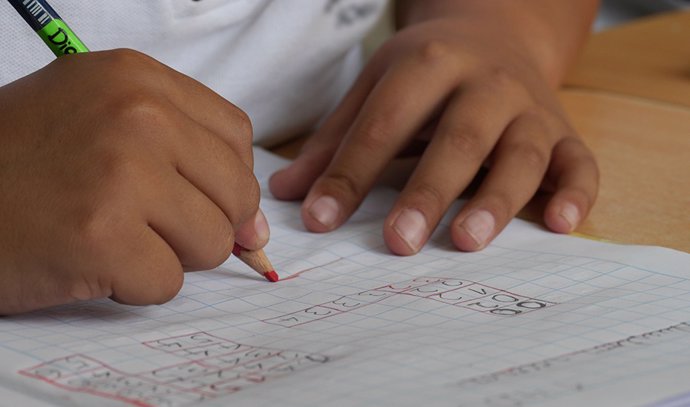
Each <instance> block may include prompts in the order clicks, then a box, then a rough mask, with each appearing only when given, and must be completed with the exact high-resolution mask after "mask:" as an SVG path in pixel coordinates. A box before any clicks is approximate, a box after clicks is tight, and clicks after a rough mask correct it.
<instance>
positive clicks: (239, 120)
mask: <svg viewBox="0 0 690 407" xmlns="http://www.w3.org/2000/svg"><path fill="white" fill-rule="evenodd" d="M233 106H234V105H233ZM232 114H233V117H234V122H235V126H236V132H237V136H238V137H240V138H242V139H243V140H249V141H251V139H252V137H253V134H254V127H253V126H252V120H251V119H250V117H249V115H248V114H247V113H246V112H245V111H244V110H242V109H240V108H238V107H234V109H232Z"/></svg>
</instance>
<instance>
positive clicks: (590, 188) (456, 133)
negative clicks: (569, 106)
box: [270, 0, 598, 255]
mask: <svg viewBox="0 0 690 407" xmlns="http://www.w3.org/2000/svg"><path fill="white" fill-rule="evenodd" d="M396 6H397V11H396V18H397V21H398V24H399V25H400V26H401V27H402V29H401V30H400V31H399V32H398V33H397V34H396V35H395V36H394V37H393V38H391V39H390V40H389V41H388V42H387V43H386V44H384V46H383V47H382V48H381V49H380V50H379V51H378V52H377V53H376V54H375V55H374V56H373V58H372V59H371V61H370V62H369V63H368V65H367V66H366V67H365V69H364V70H363V72H362V73H361V75H360V77H359V78H358V80H357V82H356V83H355V84H354V86H353V88H352V89H351V90H350V92H349V93H348V94H347V95H346V97H345V98H344V100H343V101H342V102H341V104H340V106H339V107H338V108H337V109H336V110H335V111H334V112H333V114H332V115H331V116H330V117H329V118H328V119H327V120H326V121H325V122H324V124H323V125H322V126H321V128H319V129H318V130H317V131H316V133H315V134H314V135H313V136H312V138H310V140H309V141H308V142H307V143H306V144H305V146H304V148H303V151H302V152H301V154H300V156H299V157H298V158H297V159H296V160H295V162H294V163H292V164H291V165H290V166H289V167H288V168H286V169H284V170H282V171H280V172H278V173H276V174H274V176H273V177H272V179H271V183H270V186H271V191H272V192H273V193H274V195H276V196H277V197H278V198H282V199H302V198H304V203H303V211H302V218H303V221H304V223H305V225H306V227H307V229H309V230H311V231H315V232H326V231H330V230H333V229H335V228H337V227H338V226H340V225H341V224H342V223H343V222H345V221H346V220H347V219H348V217H349V216H350V215H351V214H352V213H353V212H354V211H355V210H356V208H357V207H358V206H359V204H360V203H361V201H362V199H363V198H364V196H365V195H366V194H367V193H368V191H369V190H370V189H371V187H372V186H373V185H374V183H375V181H376V179H377V177H378V176H379V175H380V174H381V172H382V171H383V169H384V168H385V166H386V165H387V164H388V163H389V162H390V161H391V160H392V159H393V158H395V157H396V155H398V154H399V153H400V152H401V151H403V150H404V149H405V148H406V147H408V146H409V145H410V144H411V143H412V142H414V141H418V140H423V141H426V142H427V145H426V149H425V150H424V152H423V154H422V156H421V159H420V161H419V163H418V164H417V167H416V168H415V170H414V172H413V174H412V175H411V177H410V178H409V180H408V181H407V184H406V186H405V187H404V189H403V190H402V192H401V194H400V196H399V198H398V199H397V201H396V203H395V205H394V207H393V208H392V209H391V211H390V213H389V215H388V217H387V219H386V221H385V224H384V230H383V234H384V239H385V241H386V244H387V245H388V247H389V248H390V249H391V251H393V252H394V253H397V254H401V255H410V254H414V253H416V252H417V251H419V250H420V249H421V248H422V247H423V245H424V244H425V243H426V241H427V240H428V238H429V236H430V234H431V233H432V232H433V230H434V229H435V228H436V226H437V225H438V222H439V221H440V219H441V217H442V216H443V215H444V214H445V212H446V211H447V210H448V207H449V206H450V204H451V203H452V201H453V200H454V199H456V198H457V197H458V196H459V195H460V193H462V191H463V190H464V189H465V188H466V187H467V186H468V184H469V183H470V182H471V181H472V179H473V178H474V177H475V175H476V174H477V172H478V171H479V170H480V168H481V167H482V166H487V167H488V168H489V170H488V174H487V176H486V178H485V179H484V180H483V182H482V184H481V186H480V187H479V190H478V191H477V193H476V194H475V195H474V196H473V197H472V198H471V199H470V200H469V202H468V203H467V204H466V205H465V206H464V207H463V208H462V209H461V211H460V212H459V213H458V214H457V215H456V216H455V218H454V220H453V222H452V224H451V238H452V240H453V242H454V244H455V245H456V246H457V247H458V248H459V249H460V250H466V251H474V250H480V249H482V248H484V247H485V246H486V245H487V244H488V243H489V242H490V241H491V240H493V238H494V237H495V236H496V235H497V234H498V233H499V232H500V231H501V230H502V229H503V228H504V227H505V226H506V224H507V223H508V222H509V221H510V219H511V218H512V217H514V216H515V214H516V213H517V212H518V211H519V210H520V209H521V208H522V207H523V206H524V205H525V204H526V203H527V202H528V201H529V199H530V198H531V197H532V196H533V195H534V193H535V192H536V191H537V190H538V189H539V188H540V186H541V187H543V188H545V189H549V190H550V191H552V192H553V195H552V197H551V199H550V201H549V203H548V204H547V207H546V209H545V213H544V220H545V223H546V225H547V226H548V227H549V228H550V229H552V230H554V231H556V232H560V233H568V232H571V231H572V230H574V229H575V228H576V227H577V225H578V224H579V223H580V221H581V220H582V219H583V218H584V217H585V216H586V215H587V213H588V212H589V210H590V208H591V206H592V205H593V202H594V200H595V198H596V194H597V189H598V170H597V166H596V163H595V161H594V158H593V156H592V154H591V152H590V151H589V150H588V149H587V148H586V147H585V146H584V144H583V143H582V141H581V140H580V138H579V137H578V136H577V134H576V133H575V132H574V130H573V129H572V127H571V126H570V124H569V123H568V120H567V118H566V116H565V113H564V112H563V110H562V109H561V107H560V105H559V102H558V100H557V97H556V95H555V92H554V89H555V88H556V87H557V85H558V83H559V82H560V80H561V78H562V77H563V75H564V74H565V71H566V69H567V67H568V65H569V63H570V62H571V61H572V60H573V59H574V57H575V55H576V54H577V51H578V49H579V48H580V46H581V44H582V42H583V41H584V39H585V38H586V36H587V35H588V32H589V25H590V23H591V20H592V19H593V16H594V14H595V10H596V7H597V1H595V0H583V1H578V2H573V1H570V0H510V1H508V0H504V1H491V2H487V1H485V0H464V1H461V0H457V1H452V0H429V1H415V0H405V1H399V2H397V3H396Z"/></svg>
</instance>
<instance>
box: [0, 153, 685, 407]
mask: <svg viewBox="0 0 690 407" xmlns="http://www.w3.org/2000/svg"><path fill="white" fill-rule="evenodd" d="M257 163H259V167H258V168H257V173H258V174H259V177H260V180H261V181H262V183H263V184H265V181H266V179H265V176H266V174H269V173H270V171H271V170H272V169H273V168H275V167H276V166H277V165H280V161H279V160H277V159H275V158H273V157H271V156H268V155H267V154H265V153H263V152H261V151H257ZM394 197H395V195H394V193H392V192H391V191H388V190H385V189H379V190H377V191H376V192H375V193H373V194H372V196H370V197H369V198H368V199H367V201H366V202H365V203H364V204H363V206H362V208H361V209H360V210H359V211H358V213H357V214H356V215H355V217H354V218H353V219H352V220H351V221H350V222H349V223H348V224H347V225H346V226H345V227H344V228H342V229H341V230H338V231H336V232H334V233H330V234H326V235H315V234H310V233H306V232H304V231H303V228H302V226H301V223H300V220H299V205H298V204H296V203H284V202H278V201H275V200H273V199H272V198H271V197H270V196H268V195H264V196H263V198H262V208H263V209H264V212H265V213H266V215H267V217H268V218H269V220H270V222H271V227H272V239H271V243H270V244H269V246H268V247H267V249H266V251H267V253H268V254H269V256H270V257H271V259H272V261H273V263H274V265H275V266H276V269H277V270H278V271H279V273H280V274H281V278H283V281H281V282H280V283H277V284H269V283H266V282H265V281H263V280H261V279H260V278H259V277H258V276H256V275H255V274H254V273H253V272H251V271H250V270H248V269H247V268H246V266H244V265H242V264H241V263H239V262H238V261H236V259H229V260H228V261H227V262H226V263H225V264H224V265H223V266H221V267H220V268H218V269H217V270H213V271H209V272H203V273H193V274H188V275H187V276H186V281H185V285H184V287H183V289H182V291H181V293H180V294H179V295H178V296H177V298H175V299H174V300H173V301H171V302H169V303H167V304H165V305H162V306H153V307H143V308H141V307H128V306H123V305H118V304H114V303H111V302H109V301H106V300H103V301H93V302H87V303H78V304H73V305H68V306H63V307H57V308H53V309H49V310H44V311H41V312H36V313H32V314H28V315H23V316H17V317H11V318H4V319H2V320H0V358H1V360H2V361H3V364H2V366H0V400H17V394H20V395H22V396H23V397H29V398H31V399H32V400H33V401H35V404H36V405H53V406H73V405H104V406H121V405H124V406H171V407H173V406H188V405H200V406H221V405H223V406H224V405H228V404H230V403H231V404H233V405H251V406H275V405H280V406H324V405H326V406H355V405H385V404H394V403H395V404H397V405H401V406H418V405H422V404H424V405H439V406H520V405H559V406H561V405H582V404H584V403H586V402H599V404H601V403H602V402H604V401H605V402H606V404H607V405H651V404H653V403H656V402H661V401H662V400H677V399H678V397H679V395H683V394H687V393H688V391H690V381H688V380H687V377H690V367H688V366H690V325H688V324H687V323H686V321H690V278H689V277H690V272H688V269H689V265H690V255H687V254H683V253H679V252H675V251H671V250H667V249H660V248H641V247H625V246H616V245H610V244H604V243H597V242H591V241H586V240H582V239H577V238H571V237H564V236H557V235H554V234H550V233H548V232H544V231H542V230H540V229H539V228H538V227H536V226H534V225H530V224H528V223H525V222H521V221H514V222H512V223H511V225H510V226H509V227H508V228H507V229H506V230H505V231H504V233H503V234H502V235H501V236H500V237H499V238H498V239H497V240H496V241H495V243H494V244H492V245H491V246H490V247H489V248H487V249H486V250H484V251H482V252H479V253H458V252H457V251H456V250H454V249H453V247H452V245H451V244H450V240H449V238H448V235H447V231H446V230H445V228H444V227H443V226H442V227H440V228H439V231H438V232H437V233H436V234H435V235H434V237H433V238H432V241H431V242H430V243H429V245H428V246H427V248H425V249H424V250H423V251H422V252H421V253H420V254H419V255H417V256H413V257H397V256H392V255H390V254H388V252H387V250H386V249H385V246H384V244H383V240H382V238H381V222H382V220H383V217H384V215H385V213H386V210H387V208H388V207H389V206H390V204H391V203H392V200H393V199H394ZM444 224H445V225H447V222H446V223H444ZM4 389H7V390H4ZM23 405H25V403H24V404H23Z"/></svg>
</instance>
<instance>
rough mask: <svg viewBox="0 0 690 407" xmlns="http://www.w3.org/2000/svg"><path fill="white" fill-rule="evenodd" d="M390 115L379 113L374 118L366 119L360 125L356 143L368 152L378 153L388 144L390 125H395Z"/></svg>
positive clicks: (389, 140)
mask: <svg viewBox="0 0 690 407" xmlns="http://www.w3.org/2000/svg"><path fill="white" fill-rule="evenodd" d="M390 116H392V115H390V114H387V113H385V112H381V113H380V114H378V115H377V116H376V117H375V118H371V119H367V121H366V122H365V123H363V124H362V127H361V130H360V132H359V135H358V138H357V142H358V144H359V145H360V146H361V147H362V148H363V149H365V150H366V151H368V152H372V153H379V152H380V151H381V150H382V149H384V148H385V147H386V146H387V145H388V144H389V143H390V142H391V138H390V124H388V123H395V119H394V118H393V117H390Z"/></svg>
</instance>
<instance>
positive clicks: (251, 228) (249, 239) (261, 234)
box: [235, 209, 271, 250]
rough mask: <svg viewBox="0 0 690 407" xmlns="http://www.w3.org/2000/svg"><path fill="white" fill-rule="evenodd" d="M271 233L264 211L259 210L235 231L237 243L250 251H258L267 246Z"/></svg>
mask: <svg viewBox="0 0 690 407" xmlns="http://www.w3.org/2000/svg"><path fill="white" fill-rule="evenodd" d="M270 235H271V231H270V229H269V227H268V221H267V220H266V216H265V215H264V213H263V211H262V210H261V209H259V210H258V211H257V212H256V215H254V217H252V218H249V219H248V220H247V221H246V222H244V223H243V224H242V225H241V226H240V227H239V228H238V229H237V230H236V231H235V241H236V242H237V244H239V245H240V246H242V247H244V248H245V249H248V250H258V249H261V248H262V247H264V246H266V243H268V239H269V237H270Z"/></svg>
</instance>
